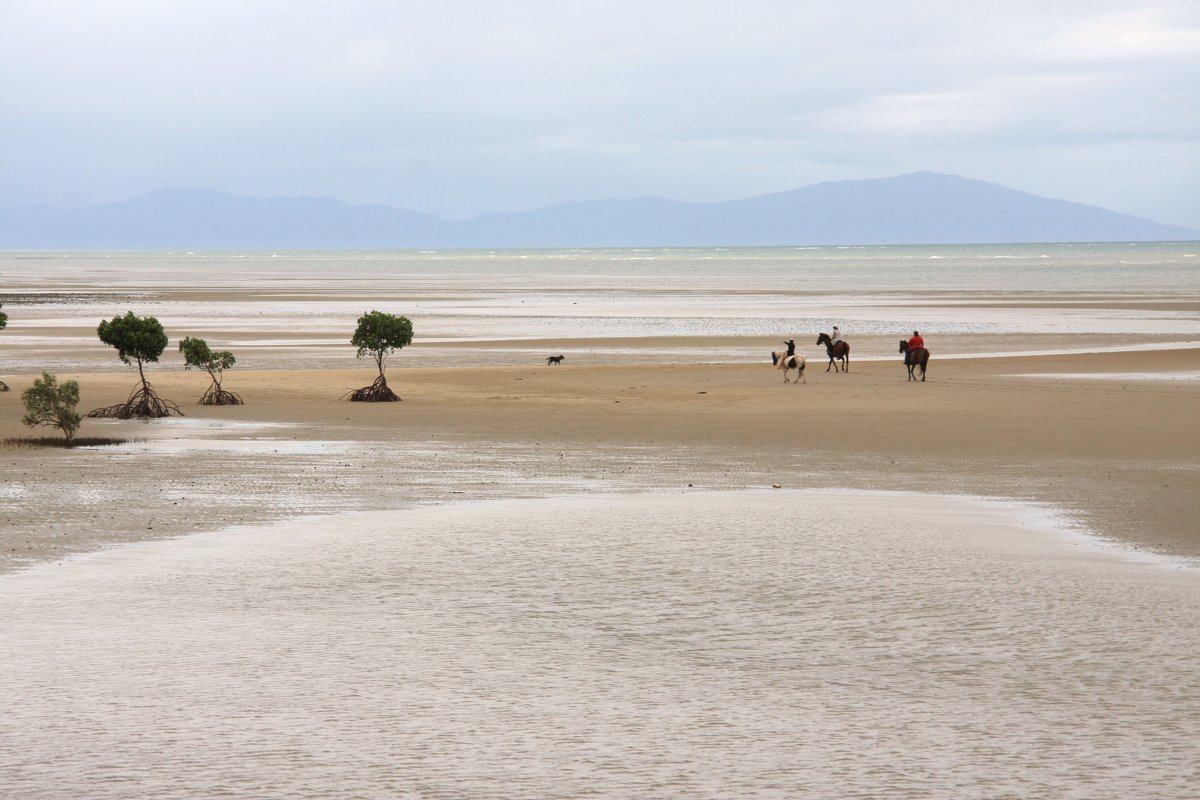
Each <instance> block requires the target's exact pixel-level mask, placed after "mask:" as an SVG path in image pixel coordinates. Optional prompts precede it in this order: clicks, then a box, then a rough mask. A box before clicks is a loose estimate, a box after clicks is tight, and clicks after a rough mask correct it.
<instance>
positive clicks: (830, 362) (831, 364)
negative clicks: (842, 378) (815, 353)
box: [825, 356, 834, 372]
mask: <svg viewBox="0 0 1200 800" xmlns="http://www.w3.org/2000/svg"><path fill="white" fill-rule="evenodd" d="M832 366H834V363H833V356H830V357H829V367H832ZM829 367H826V368H825V371H826V372H829Z"/></svg>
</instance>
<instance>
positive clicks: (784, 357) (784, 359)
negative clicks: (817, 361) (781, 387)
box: [771, 350, 808, 383]
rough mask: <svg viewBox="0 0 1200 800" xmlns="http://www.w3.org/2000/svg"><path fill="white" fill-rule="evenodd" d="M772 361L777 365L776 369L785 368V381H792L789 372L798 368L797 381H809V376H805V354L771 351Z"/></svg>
mask: <svg viewBox="0 0 1200 800" xmlns="http://www.w3.org/2000/svg"><path fill="white" fill-rule="evenodd" d="M771 363H772V364H774V365H775V369H781V370H783V382H784V383H790V382H791V379H790V378H788V373H789V372H791V371H792V370H796V383H800V381H804V382H805V383H808V378H806V377H804V356H789V355H788V354H787V353H781V352H779V351H778V350H773V351H771Z"/></svg>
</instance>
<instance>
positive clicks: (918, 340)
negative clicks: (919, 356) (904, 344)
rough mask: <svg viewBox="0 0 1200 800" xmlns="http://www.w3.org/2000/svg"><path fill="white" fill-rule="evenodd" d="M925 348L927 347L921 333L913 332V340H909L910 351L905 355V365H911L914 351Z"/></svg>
mask: <svg viewBox="0 0 1200 800" xmlns="http://www.w3.org/2000/svg"><path fill="white" fill-rule="evenodd" d="M924 346H925V339H923V338H922V337H921V332H920V331H913V335H912V338H910V339H909V340H908V350H907V351H905V353H904V364H905V365H906V366H907V365H908V364H910V363H911V362H910V361H909V359H910V358H911V357H912V351H913V350H916V349H917V348H918V347H924Z"/></svg>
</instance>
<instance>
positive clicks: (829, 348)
mask: <svg viewBox="0 0 1200 800" xmlns="http://www.w3.org/2000/svg"><path fill="white" fill-rule="evenodd" d="M817 344H823V345H825V354H826V355H828V356H829V367H833V371H834V372H837V371H838V369H837V366H838V365H837V364H835V363H834V359H835V358H836V359H838V360H840V361H841V362H842V372H849V371H850V345H849V344H847V343H846V341H845V340H842V341H840V342H838V343H837V344H834V343H833V339H831V338H829V334H828V333H822V334H821V335H820V336H818V337H817ZM829 367H826V368H825V371H826V372H829Z"/></svg>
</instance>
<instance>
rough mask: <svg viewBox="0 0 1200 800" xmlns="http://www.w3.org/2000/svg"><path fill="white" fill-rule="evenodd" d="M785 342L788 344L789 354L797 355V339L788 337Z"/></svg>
mask: <svg viewBox="0 0 1200 800" xmlns="http://www.w3.org/2000/svg"><path fill="white" fill-rule="evenodd" d="M784 344H786V345H787V355H789V356H794V355H796V340H795V339H788V340H787V341H786V342H784Z"/></svg>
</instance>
